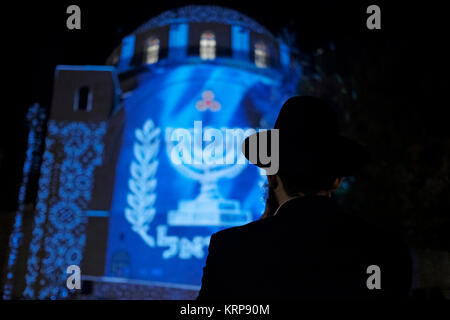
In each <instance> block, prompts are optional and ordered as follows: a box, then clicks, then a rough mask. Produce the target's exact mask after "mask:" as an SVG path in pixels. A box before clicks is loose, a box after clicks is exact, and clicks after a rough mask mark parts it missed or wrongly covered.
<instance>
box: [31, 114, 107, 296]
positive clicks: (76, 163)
mask: <svg viewBox="0 0 450 320" xmlns="http://www.w3.org/2000/svg"><path fill="white" fill-rule="evenodd" d="M105 131H106V123H105V122H100V123H98V122H91V123H88V122H86V123H85V122H66V121H49V125H48V133H47V139H46V150H45V153H44V156H43V163H42V167H41V177H40V180H39V192H38V200H37V204H36V212H35V218H34V228H33V233H32V241H31V244H30V253H29V258H28V264H27V274H26V277H25V279H26V288H25V291H24V296H25V297H26V298H39V299H48V298H50V299H56V298H65V297H67V296H68V294H69V290H68V289H67V288H66V286H65V280H66V276H67V275H66V273H65V271H66V268H67V266H69V265H72V264H75V265H79V264H80V262H81V257H82V251H83V248H84V244H85V241H86V235H85V226H86V222H87V217H86V214H85V210H86V209H87V208H88V204H89V201H90V199H91V190H92V182H93V173H94V169H95V167H96V166H99V165H100V164H101V155H102V151H103V141H102V139H103V136H104V134H105ZM61 151H62V152H61Z"/></svg>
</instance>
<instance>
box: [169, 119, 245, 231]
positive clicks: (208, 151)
mask: <svg viewBox="0 0 450 320" xmlns="http://www.w3.org/2000/svg"><path fill="white" fill-rule="evenodd" d="M194 127H195V126H194ZM177 130H181V134H180V131H179V132H178V134H177V133H176V132H175V131H177ZM200 130H201V129H200ZM208 130H213V131H214V133H215V134H214V138H215V139H214V141H213V142H211V143H210V144H208V145H206V146H205V147H203V143H202V137H203V134H202V132H200V133H198V132H195V131H196V130H195V128H194V129H173V128H166V151H167V155H168V157H169V161H170V163H171V165H172V166H173V168H174V169H175V170H176V171H177V172H179V173H180V174H182V175H183V176H185V177H187V178H190V179H193V180H196V181H198V182H199V183H200V192H199V194H198V195H197V197H196V198H194V199H192V200H181V201H180V202H179V203H178V209H177V210H172V211H169V212H168V215H167V224H168V225H172V226H235V225H242V224H245V223H248V222H250V221H251V214H250V212H249V211H245V210H242V209H241V208H240V203H239V201H237V200H232V199H225V198H224V197H223V196H222V194H221V193H220V191H219V187H218V181H219V180H220V179H223V178H228V179H232V178H234V177H236V176H237V175H239V174H240V173H241V172H242V170H244V168H245V167H246V165H247V164H246V162H245V160H243V159H242V158H241V157H242V155H241V154H240V152H239V150H240V146H241V144H242V141H243V139H244V138H245V132H244V130H242V129H220V130H218V129H206V130H205V134H207V132H208ZM236 130H240V132H239V134H236ZM227 131H228V132H227ZM224 136H225V137H227V138H226V139H223V138H222V137H224ZM230 136H231V137H232V138H230ZM174 137H175V139H174ZM180 137H182V139H181V140H178V138H180ZM235 137H236V138H237V139H235ZM223 140H225V141H223ZM177 141H178V143H176V142H177ZM192 142H193V143H192ZM223 142H225V143H223ZM235 142H236V144H235Z"/></svg>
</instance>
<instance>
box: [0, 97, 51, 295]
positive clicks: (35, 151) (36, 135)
mask: <svg viewBox="0 0 450 320" xmlns="http://www.w3.org/2000/svg"><path fill="white" fill-rule="evenodd" d="M26 119H27V121H28V123H29V126H30V131H29V134H28V145H27V151H26V157H25V162H24V166H23V180H22V184H21V186H20V189H19V204H18V210H17V213H16V216H15V222H14V225H13V231H12V233H11V236H10V238H9V250H10V252H9V257H8V267H7V268H8V269H7V275H6V282H5V286H4V291H3V299H11V298H12V296H11V295H12V290H13V278H14V271H15V265H16V260H17V255H18V251H19V249H20V246H21V245H22V240H23V232H22V224H23V214H24V209H25V206H26V196H27V188H28V182H29V178H30V174H31V173H32V171H33V167H37V166H38V165H39V164H38V162H39V161H40V157H39V151H40V149H41V145H42V140H43V139H42V134H43V132H42V128H43V123H44V121H45V119H46V114H45V109H44V108H43V107H41V106H40V105H39V104H37V103H36V104H34V105H33V106H32V107H31V108H30V109H29V110H28V113H27V117H26Z"/></svg>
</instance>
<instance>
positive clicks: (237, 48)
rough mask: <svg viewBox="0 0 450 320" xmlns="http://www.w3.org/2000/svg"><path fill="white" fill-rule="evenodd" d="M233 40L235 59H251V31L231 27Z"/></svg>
mask: <svg viewBox="0 0 450 320" xmlns="http://www.w3.org/2000/svg"><path fill="white" fill-rule="evenodd" d="M231 40H232V47H233V58H235V59H239V60H248V59H249V46H250V31H249V30H248V29H246V28H244V27H241V26H232V27H231Z"/></svg>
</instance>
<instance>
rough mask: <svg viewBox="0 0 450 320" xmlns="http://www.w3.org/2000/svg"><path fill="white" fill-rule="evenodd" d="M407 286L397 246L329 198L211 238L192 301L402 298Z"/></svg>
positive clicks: (403, 253)
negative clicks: (376, 277) (371, 284)
mask: <svg viewBox="0 0 450 320" xmlns="http://www.w3.org/2000/svg"><path fill="white" fill-rule="evenodd" d="M371 265H376V266H379V267H380V271H381V273H380V275H381V277H380V283H381V289H379V290H378V289H372V290H369V289H368V287H367V284H366V283H367V279H368V278H369V277H370V276H371V274H372V273H367V268H368V267H369V266H371ZM410 285H411V259H410V254H409V250H408V249H407V247H406V246H404V245H403V244H402V242H401V241H399V240H398V239H396V238H394V237H392V236H390V235H389V234H387V233H385V232H381V231H379V230H377V229H376V228H374V227H372V226H371V225H369V224H367V223H364V222H363V221H362V220H360V219H358V218H355V217H351V216H348V215H346V214H344V213H343V212H341V211H340V210H339V209H338V207H337V205H336V203H335V201H334V200H333V199H331V198H327V197H323V196H312V197H300V198H295V199H292V200H289V201H287V202H286V203H284V204H283V205H282V206H281V207H280V208H279V210H278V213H277V214H276V215H275V216H273V217H270V218H266V219H263V220H258V221H255V222H252V223H249V224H247V225H244V226H240V227H234V228H230V229H226V230H222V231H220V232H217V233H215V234H213V236H212V237H211V242H210V246H209V255H208V258H207V261H206V266H205V267H204V268H203V279H202V287H201V290H200V293H199V296H198V299H199V300H204V299H296V298H306V299H347V298H350V299H367V298H369V299H371V298H383V297H406V296H407V295H408V293H409V289H410Z"/></svg>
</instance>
